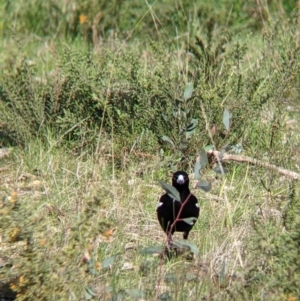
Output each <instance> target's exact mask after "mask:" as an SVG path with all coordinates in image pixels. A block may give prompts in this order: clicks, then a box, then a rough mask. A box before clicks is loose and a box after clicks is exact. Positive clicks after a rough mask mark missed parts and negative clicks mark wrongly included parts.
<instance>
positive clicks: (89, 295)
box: [84, 287, 97, 300]
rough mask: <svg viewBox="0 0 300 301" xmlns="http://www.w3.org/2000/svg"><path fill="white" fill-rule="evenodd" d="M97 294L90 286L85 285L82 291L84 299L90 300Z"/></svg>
mask: <svg viewBox="0 0 300 301" xmlns="http://www.w3.org/2000/svg"><path fill="white" fill-rule="evenodd" d="M96 296H97V294H96V293H95V292H94V291H93V290H92V289H91V288H90V287H86V288H85V291H84V297H85V300H91V299H92V298H94V297H96Z"/></svg>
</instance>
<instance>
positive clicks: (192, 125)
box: [186, 118, 198, 132]
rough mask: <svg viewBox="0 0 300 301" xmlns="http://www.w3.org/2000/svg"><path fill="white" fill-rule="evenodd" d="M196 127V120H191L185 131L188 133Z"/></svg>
mask: <svg viewBox="0 0 300 301" xmlns="http://www.w3.org/2000/svg"><path fill="white" fill-rule="evenodd" d="M197 125H198V119H194V118H193V119H192V120H191V123H190V124H189V125H188V126H187V128H186V130H187V131H188V132H190V131H193V130H194V129H195V128H196V127H197Z"/></svg>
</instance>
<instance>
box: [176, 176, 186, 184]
mask: <svg viewBox="0 0 300 301" xmlns="http://www.w3.org/2000/svg"><path fill="white" fill-rule="evenodd" d="M177 183H178V184H182V183H184V176H183V175H179V176H178V178H177Z"/></svg>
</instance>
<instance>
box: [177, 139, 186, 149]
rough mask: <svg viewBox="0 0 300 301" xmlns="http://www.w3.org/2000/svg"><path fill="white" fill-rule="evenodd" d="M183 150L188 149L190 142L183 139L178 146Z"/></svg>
mask: <svg viewBox="0 0 300 301" xmlns="http://www.w3.org/2000/svg"><path fill="white" fill-rule="evenodd" d="M178 148H179V149H180V150H181V151H183V150H186V149H187V148H188V144H187V142H186V141H181V142H180V144H179V147H178Z"/></svg>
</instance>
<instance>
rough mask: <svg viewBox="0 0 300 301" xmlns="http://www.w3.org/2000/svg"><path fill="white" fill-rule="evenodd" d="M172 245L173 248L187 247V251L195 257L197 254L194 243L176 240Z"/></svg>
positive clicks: (197, 250)
mask: <svg viewBox="0 0 300 301" xmlns="http://www.w3.org/2000/svg"><path fill="white" fill-rule="evenodd" d="M173 244H174V245H175V246H177V247H178V248H186V247H188V248H189V250H191V252H192V253H194V254H195V255H198V254H199V249H198V247H197V246H196V245H195V244H194V243H192V242H190V241H188V240H185V239H180V240H177V241H173Z"/></svg>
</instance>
